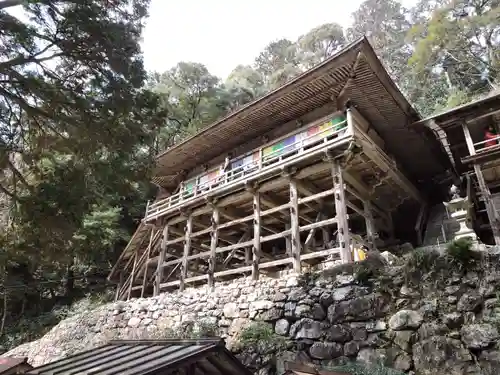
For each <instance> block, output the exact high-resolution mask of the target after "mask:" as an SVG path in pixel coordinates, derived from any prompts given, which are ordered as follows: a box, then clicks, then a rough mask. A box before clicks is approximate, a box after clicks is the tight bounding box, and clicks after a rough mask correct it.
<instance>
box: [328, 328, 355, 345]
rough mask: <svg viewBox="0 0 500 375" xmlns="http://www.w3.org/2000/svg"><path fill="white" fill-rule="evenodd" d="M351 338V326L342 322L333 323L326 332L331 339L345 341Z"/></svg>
mask: <svg viewBox="0 0 500 375" xmlns="http://www.w3.org/2000/svg"><path fill="white" fill-rule="evenodd" d="M351 338H352V334H351V330H350V329H349V327H347V326H345V325H342V324H336V325H333V326H331V327H330V329H328V331H327V332H326V339H327V340H329V341H335V342H342V343H343V342H347V341H350V340H351Z"/></svg>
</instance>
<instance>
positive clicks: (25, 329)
mask: <svg viewBox="0 0 500 375" xmlns="http://www.w3.org/2000/svg"><path fill="white" fill-rule="evenodd" d="M111 300H112V296H111V295H110V294H109V293H97V294H91V295H88V296H86V297H85V298H82V299H80V300H78V301H76V302H75V303H73V304H72V305H71V306H64V305H63V306H61V305H57V306H54V307H53V308H52V310H50V311H48V312H43V313H41V314H39V315H37V316H26V317H21V318H20V319H18V320H17V321H16V322H15V324H11V325H8V326H7V329H6V330H5V332H4V333H3V334H2V335H1V336H0V346H1V347H3V348H4V349H6V350H9V349H12V348H15V347H16V346H18V345H20V344H22V343H25V342H29V341H33V340H37V339H39V338H40V337H42V336H43V335H45V334H46V333H47V332H48V331H50V330H51V329H52V328H53V327H54V326H55V325H56V324H58V323H59V322H60V321H62V320H64V319H66V318H69V317H72V316H75V315H80V314H83V313H85V312H90V311H92V310H94V309H95V308H96V307H98V306H101V305H104V304H106V303H108V302H110V301H111Z"/></svg>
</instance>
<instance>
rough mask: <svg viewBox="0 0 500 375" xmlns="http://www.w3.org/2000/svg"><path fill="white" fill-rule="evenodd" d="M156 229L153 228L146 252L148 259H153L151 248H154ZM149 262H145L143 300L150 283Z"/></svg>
mask: <svg viewBox="0 0 500 375" xmlns="http://www.w3.org/2000/svg"><path fill="white" fill-rule="evenodd" d="M155 234H156V233H155V229H154V228H151V236H150V237H149V244H148V248H147V250H146V252H147V253H148V255H147V259H149V258H150V257H151V248H152V247H153V239H154V238H155ZM147 264H148V263H147V260H146V261H145V262H144V272H143V274H142V289H141V298H143V297H144V290H145V289H146V283H147V281H148V279H147V277H148V266H147Z"/></svg>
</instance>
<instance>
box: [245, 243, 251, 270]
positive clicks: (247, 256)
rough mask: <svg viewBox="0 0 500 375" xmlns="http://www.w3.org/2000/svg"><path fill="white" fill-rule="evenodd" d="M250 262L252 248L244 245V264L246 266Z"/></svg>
mask: <svg viewBox="0 0 500 375" xmlns="http://www.w3.org/2000/svg"><path fill="white" fill-rule="evenodd" d="M250 263H252V249H251V248H250V247H245V265H246V266H248V265H250Z"/></svg>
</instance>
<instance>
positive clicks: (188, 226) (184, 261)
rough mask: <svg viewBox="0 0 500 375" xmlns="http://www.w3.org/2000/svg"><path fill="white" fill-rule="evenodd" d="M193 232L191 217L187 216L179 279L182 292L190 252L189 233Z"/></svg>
mask: <svg viewBox="0 0 500 375" xmlns="http://www.w3.org/2000/svg"><path fill="white" fill-rule="evenodd" d="M192 230H193V217H192V216H191V215H189V216H188V218H187V222H186V228H185V231H184V232H185V235H184V254H183V256H182V266H181V275H180V276H181V277H180V284H179V290H180V291H181V292H182V291H183V290H184V288H185V285H184V280H185V279H186V277H187V271H188V256H189V252H190V251H191V232H192Z"/></svg>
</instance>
